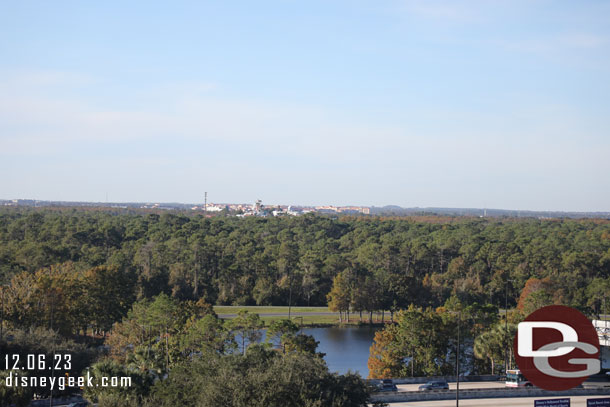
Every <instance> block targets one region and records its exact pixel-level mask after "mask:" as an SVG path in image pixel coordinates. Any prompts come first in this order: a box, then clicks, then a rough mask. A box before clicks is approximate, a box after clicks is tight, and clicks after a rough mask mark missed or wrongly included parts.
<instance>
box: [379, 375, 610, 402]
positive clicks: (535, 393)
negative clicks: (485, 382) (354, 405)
mask: <svg viewBox="0 0 610 407" xmlns="http://www.w3.org/2000/svg"><path fill="white" fill-rule="evenodd" d="M460 381H461V379H460ZM455 393H456V391H455V390H433V391H404V392H388V393H379V394H374V395H373V396H372V397H371V398H372V401H381V402H384V403H397V402H403V401H431V400H452V399H455ZM598 395H610V387H598V388H595V389H591V388H589V389H583V388H577V389H572V390H568V391H548V390H542V389H538V388H508V387H507V388H499V389H464V390H461V389H460V400H461V399H464V400H466V399H487V398H507V397H558V396H559V397H560V396H598Z"/></svg>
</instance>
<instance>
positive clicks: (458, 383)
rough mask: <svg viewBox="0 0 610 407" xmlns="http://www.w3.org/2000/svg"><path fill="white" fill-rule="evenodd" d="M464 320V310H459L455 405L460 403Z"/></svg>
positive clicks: (456, 406) (457, 406) (457, 405)
mask: <svg viewBox="0 0 610 407" xmlns="http://www.w3.org/2000/svg"><path fill="white" fill-rule="evenodd" d="M461 321H462V311H459V312H458V324H457V328H458V329H457V351H456V352H455V378H456V388H455V407H459V405H460V323H461Z"/></svg>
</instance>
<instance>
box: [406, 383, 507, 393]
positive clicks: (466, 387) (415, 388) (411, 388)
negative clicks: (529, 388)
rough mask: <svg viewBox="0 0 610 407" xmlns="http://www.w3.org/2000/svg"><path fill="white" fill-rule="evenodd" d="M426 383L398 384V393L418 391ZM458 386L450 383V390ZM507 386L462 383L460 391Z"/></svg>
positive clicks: (501, 384)
mask: <svg viewBox="0 0 610 407" xmlns="http://www.w3.org/2000/svg"><path fill="white" fill-rule="evenodd" d="M422 384H424V383H416V384H397V385H396V387H398V391H418V390H419V386H421V385H422ZM456 387H457V384H456V383H455V382H449V390H455V389H456ZM504 387H506V384H505V383H504V382H500V381H495V382H460V390H471V389H498V388H504Z"/></svg>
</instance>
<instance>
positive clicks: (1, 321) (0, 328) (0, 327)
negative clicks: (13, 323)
mask: <svg viewBox="0 0 610 407" xmlns="http://www.w3.org/2000/svg"><path fill="white" fill-rule="evenodd" d="M4 288H5V286H1V287H0V289H1V290H2V309H1V310H0V313H1V314H2V316H1V318H2V319H0V341H2V338H3V335H2V334H3V333H4Z"/></svg>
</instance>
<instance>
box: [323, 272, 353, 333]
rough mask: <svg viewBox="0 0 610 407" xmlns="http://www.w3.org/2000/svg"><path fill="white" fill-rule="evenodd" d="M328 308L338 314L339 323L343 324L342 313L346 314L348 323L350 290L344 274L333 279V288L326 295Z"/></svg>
mask: <svg viewBox="0 0 610 407" xmlns="http://www.w3.org/2000/svg"><path fill="white" fill-rule="evenodd" d="M326 298H327V299H328V308H329V309H330V310H331V311H335V312H337V311H338V312H339V321H340V322H341V323H342V322H343V314H342V313H343V312H345V313H346V314H347V322H349V307H350V302H351V289H350V285H349V282H348V279H347V277H346V275H345V272H342V273H339V274H337V276H336V277H335V278H334V279H333V287H332V289H331V290H330V292H329V293H328V294H327V296H326Z"/></svg>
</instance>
